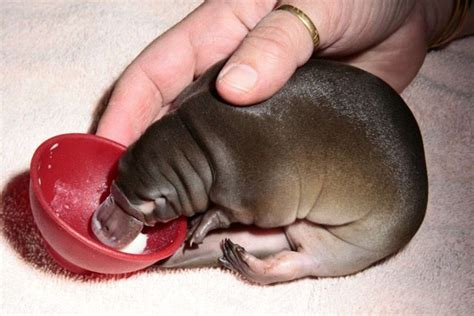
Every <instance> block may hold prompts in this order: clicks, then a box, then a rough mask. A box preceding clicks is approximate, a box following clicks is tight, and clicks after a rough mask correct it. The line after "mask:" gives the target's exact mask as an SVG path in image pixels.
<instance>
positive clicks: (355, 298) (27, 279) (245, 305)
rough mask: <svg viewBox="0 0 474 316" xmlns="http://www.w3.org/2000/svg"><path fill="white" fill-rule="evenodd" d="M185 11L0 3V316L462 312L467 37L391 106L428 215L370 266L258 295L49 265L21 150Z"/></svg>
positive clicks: (465, 299) (431, 59)
mask: <svg viewBox="0 0 474 316" xmlns="http://www.w3.org/2000/svg"><path fill="white" fill-rule="evenodd" d="M198 4H199V2H198V1H185V0H182V1H145V2H144V1H120V2H115V3H111V2H87V1H80V2H78V1H64V2H62V1H56V2H46V3H39V2H34V1H27V2H7V1H2V2H1V4H0V12H1V13H0V14H1V16H0V23H1V28H0V29H1V34H0V62H1V65H0V72H1V83H0V93H1V94H0V97H1V114H0V115H1V128H2V129H1V135H0V137H1V146H2V147H1V151H0V155H1V161H0V166H1V177H0V186H1V190H2V197H1V212H0V225H1V233H0V252H1V272H0V282H1V283H0V284H1V285H0V288H1V291H2V292H1V310H0V313H2V314H3V313H14V312H21V313H35V314H36V313H48V315H50V314H55V313H65V312H67V313H74V312H82V313H89V312H96V313H103V312H110V313H116V312H125V313H127V312H148V313H173V312H179V313H189V312H193V313H201V314H204V313H205V314H207V313H238V312H242V313H272V314H273V313H307V314H320V313H328V312H331V313H359V312H372V313H402V314H408V313H428V314H445V315H447V314H469V313H472V311H473V310H474V303H473V300H474V299H473V296H474V280H473V255H474V250H473V246H474V245H473V243H474V233H473V229H474V213H473V212H474V210H473V208H474V192H473V178H474V168H473V155H474V148H473V131H474V128H473V118H474V109H473V106H474V102H473V101H474V100H473V88H474V38H469V39H464V40H461V41H458V42H455V43H453V44H452V45H450V46H449V47H447V48H446V49H444V50H442V51H438V52H432V53H430V54H429V55H428V57H427V58H426V61H425V64H424V65H423V68H422V70H421V72H420V73H419V75H418V76H417V78H416V79H415V81H414V82H413V83H412V84H411V85H410V87H409V88H408V89H407V90H406V91H405V92H404V94H403V97H404V99H405V100H406V101H407V103H408V104H409V106H410V107H411V109H412V110H413V112H414V114H415V116H416V118H417V119H418V122H419V124H420V127H421V131H422V134H423V137H424V144H425V150H426V157H427V163H428V171H429V179H430V195H429V204H428V210H427V214H426V218H425V221H424V223H423V225H422V227H421V229H420V230H419V232H418V233H417V235H416V236H415V238H414V239H413V240H412V242H411V243H410V244H409V245H408V246H407V247H406V248H405V249H403V251H401V252H400V253H398V254H397V255H395V256H393V257H391V258H389V259H388V260H385V261H383V262H382V263H380V264H378V265H376V266H375V267H372V268H370V269H368V270H365V271H363V272H361V273H359V274H357V275H354V276H349V277H343V278H327V279H304V280H299V281H296V282H292V283H288V284H280V285H276V286H267V287H261V286H256V285H250V284H248V283H246V282H244V281H242V280H240V279H239V278H237V277H236V276H235V275H234V274H232V273H231V272H228V271H225V270H220V269H190V270H175V271H158V270H156V269H154V268H150V269H148V270H146V271H143V272H140V273H137V274H134V275H132V276H130V277H129V278H121V279H116V278H108V279H101V278H91V277H89V278H87V277H80V276H76V275H73V274H71V273H68V272H66V271H64V270H63V269H61V268H59V267H58V266H57V265H56V264H55V263H54V261H52V259H51V258H50V257H49V255H48V254H47V252H46V251H45V249H44V245H43V243H42V240H41V238H40V236H39V233H38V230H37V229H36V227H35V226H34V223H33V220H32V215H31V210H30V209H29V206H28V203H29V201H28V193H27V190H28V173H27V171H28V168H29V161H30V158H31V156H32V154H33V152H34V150H35V148H36V147H37V146H38V145H39V144H40V143H41V142H42V141H44V140H46V139H47V138H49V137H51V136H54V135H57V134H62V133H67V132H87V131H88V129H89V127H90V125H91V123H92V121H93V118H94V111H95V109H96V108H97V106H98V105H99V104H100V103H101V100H102V99H103V98H104V95H106V93H107V91H108V90H109V88H110V87H111V86H112V84H113V82H114V80H115V79H116V78H117V77H118V76H119V74H120V73H121V72H122V70H123V69H124V67H125V66H126V65H127V64H128V63H129V62H130V61H131V60H132V59H133V58H134V57H135V56H136V55H137V54H138V53H139V52H140V51H141V50H142V49H143V48H144V47H145V46H146V45H147V44H148V43H149V42H150V41H151V40H152V39H154V38H155V37H156V36H157V35H158V34H160V33H162V32H163V31H165V30H166V29H167V28H169V27H170V26H172V25H173V24H174V23H176V22H177V21H178V20H180V19H181V18H182V17H184V16H185V15H186V14H188V13H189V12H190V11H191V10H192V9H193V8H194V7H195V6H197V5H198ZM469 311H471V312H469Z"/></svg>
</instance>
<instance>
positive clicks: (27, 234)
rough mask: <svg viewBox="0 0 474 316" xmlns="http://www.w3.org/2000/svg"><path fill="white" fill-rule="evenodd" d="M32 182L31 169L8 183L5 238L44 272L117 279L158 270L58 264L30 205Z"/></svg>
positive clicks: (0, 218) (1, 216) (2, 215)
mask: <svg viewBox="0 0 474 316" xmlns="http://www.w3.org/2000/svg"><path fill="white" fill-rule="evenodd" d="M29 182H30V176H29V172H28V171H24V172H22V173H20V174H18V175H16V176H15V177H13V178H12V179H11V180H10V181H9V182H8V183H7V185H6V186H5V188H4V190H3V192H2V195H1V200H0V203H1V204H0V209H1V211H0V226H1V227H3V229H2V232H3V234H4V236H5V239H6V240H7V241H8V242H9V243H10V245H11V246H12V248H13V249H14V250H15V251H16V252H17V253H18V254H19V256H20V257H21V258H22V259H23V260H24V261H25V262H26V263H28V264H30V265H32V266H33V267H35V268H37V269H39V270H40V271H42V272H44V273H47V274H51V275H56V276H61V277H64V278H66V279H70V280H73V281H82V282H91V281H92V282H100V281H111V280H118V279H124V278H128V277H130V276H132V275H137V274H141V273H151V272H154V271H156V268H153V267H151V268H149V269H145V270H142V271H139V272H135V273H128V274H120V275H104V274H98V273H90V274H82V275H81V274H76V273H73V272H70V271H67V270H66V269H64V268H62V267H61V266H59V265H58V264H57V263H56V262H55V261H54V259H53V258H52V257H51V256H50V255H49V253H48V251H47V250H46V247H45V244H44V241H43V238H42V237H41V233H40V231H39V229H38V227H37V226H36V224H35V221H34V218H33V213H32V211H31V207H30V198H29Z"/></svg>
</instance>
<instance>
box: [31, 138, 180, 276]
mask: <svg viewBox="0 0 474 316" xmlns="http://www.w3.org/2000/svg"><path fill="white" fill-rule="evenodd" d="M124 151H125V147H123V146H122V145H120V144H118V143H115V142H113V141H111V140H108V139H105V138H102V137H99V136H95V135H91V134H65V135H59V136H56V137H53V138H50V139H48V140H47V141H45V142H44V143H43V144H41V145H40V146H39V147H38V149H37V150H36V151H35V153H34V155H33V158H32V160H31V166H30V203H31V208H32V211H33V216H34V219H35V223H36V225H37V226H38V228H39V230H40V232H41V235H42V236H43V238H44V240H45V242H46V246H47V249H48V251H49V253H50V254H51V256H52V257H53V258H54V259H55V260H56V261H57V263H58V264H59V265H61V266H62V267H64V268H65V269H67V270H70V271H72V272H76V273H81V274H83V273H89V272H96V273H104V274H121V273H129V272H134V271H138V270H141V269H143V268H146V267H148V266H150V265H152V264H154V263H156V262H158V261H160V260H163V259H165V258H167V257H169V256H171V255H172V254H173V253H174V252H176V251H177V250H178V248H179V247H180V246H181V245H182V243H183V242H184V239H185V236H186V218H184V217H181V218H178V219H176V220H174V221H171V222H169V223H166V224H159V225H157V226H155V227H152V228H147V229H146V230H144V231H143V233H145V234H147V237H148V240H147V244H146V247H145V249H144V251H143V253H141V254H129V253H124V252H120V251H118V250H115V249H112V248H110V247H107V246H105V245H103V244H102V243H101V242H100V241H98V240H97V238H96V237H95V236H94V234H93V233H92V230H91V228H90V221H91V218H92V214H93V212H94V210H95V209H96V208H97V207H98V206H99V204H100V203H101V202H102V201H103V200H105V198H106V197H107V196H108V195H109V188H110V184H111V182H112V180H113V179H114V178H115V177H116V173H117V162H118V159H119V158H120V156H121V155H122V153H123V152H124Z"/></svg>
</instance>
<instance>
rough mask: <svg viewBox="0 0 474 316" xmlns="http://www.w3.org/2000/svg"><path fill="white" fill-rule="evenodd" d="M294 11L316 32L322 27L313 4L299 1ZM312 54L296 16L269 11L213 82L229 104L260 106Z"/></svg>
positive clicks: (306, 37)
mask: <svg viewBox="0 0 474 316" xmlns="http://www.w3.org/2000/svg"><path fill="white" fill-rule="evenodd" d="M304 4H306V7H305V6H304ZM298 8H299V9H300V10H302V11H303V12H305V14H306V15H307V16H308V17H309V18H310V19H311V20H312V21H313V23H314V24H315V26H316V28H317V29H318V31H320V27H321V26H322V27H324V26H325V25H324V23H321V22H320V23H318V20H319V21H321V18H322V17H323V16H324V15H323V14H322V12H321V11H319V12H317V11H318V10H317V9H316V10H315V8H314V3H313V2H309V1H303V3H302V5H301V6H298ZM318 13H319V14H318ZM318 24H319V25H318ZM321 34H322V33H321ZM322 40H323V38H321V41H322ZM321 44H322V43H321ZM313 50H314V46H313V41H312V39H311V36H310V33H309V31H308V29H306V27H305V25H304V24H303V22H302V21H301V20H300V19H299V18H298V17H297V16H295V15H294V14H292V13H290V12H288V11H284V10H275V11H272V12H270V13H269V14H268V15H267V16H266V17H265V18H263V19H262V20H261V21H260V22H259V23H258V24H257V25H256V26H255V28H254V29H253V30H252V31H250V33H248V35H247V36H246V38H245V39H244V40H243V42H242V43H241V45H240V46H239V48H238V49H237V50H236V51H235V52H234V54H233V55H232V56H231V57H230V58H229V60H228V61H227V63H226V65H225V66H224V67H223V69H222V70H221V72H220V74H219V76H218V78H217V82H216V88H217V90H218V92H219V94H220V95H221V96H222V97H223V98H224V99H226V100H227V101H228V102H230V103H233V104H237V105H248V104H252V103H256V102H260V101H262V100H264V99H266V98H268V97H270V96H271V95H272V94H274V93H275V92H276V91H278V90H279V89H280V88H281V87H282V86H283V85H284V84H285V83H286V81H287V80H288V79H289V78H290V77H291V75H292V74H293V73H294V72H295V70H296V68H297V67H299V66H301V65H303V64H304V63H305V62H306V61H307V60H308V59H309V58H310V57H311V54H312V53H313Z"/></svg>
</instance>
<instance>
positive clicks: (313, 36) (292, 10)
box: [275, 4, 319, 47]
mask: <svg viewBox="0 0 474 316" xmlns="http://www.w3.org/2000/svg"><path fill="white" fill-rule="evenodd" d="M275 10H285V11H288V12H290V13H291V14H293V15H294V16H296V17H297V18H298V19H300V21H301V22H303V24H304V26H305V27H306V29H307V30H308V32H309V35H310V36H311V40H312V41H313V45H314V47H318V45H319V33H318V30H317V29H316V26H314V24H313V22H312V21H311V19H310V18H309V17H308V16H307V15H306V14H305V13H304V12H303V11H301V10H300V9H298V8H297V7H294V6H292V5H290V4H284V5H282V6H279V7H278V8H276V9H275Z"/></svg>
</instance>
